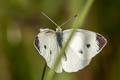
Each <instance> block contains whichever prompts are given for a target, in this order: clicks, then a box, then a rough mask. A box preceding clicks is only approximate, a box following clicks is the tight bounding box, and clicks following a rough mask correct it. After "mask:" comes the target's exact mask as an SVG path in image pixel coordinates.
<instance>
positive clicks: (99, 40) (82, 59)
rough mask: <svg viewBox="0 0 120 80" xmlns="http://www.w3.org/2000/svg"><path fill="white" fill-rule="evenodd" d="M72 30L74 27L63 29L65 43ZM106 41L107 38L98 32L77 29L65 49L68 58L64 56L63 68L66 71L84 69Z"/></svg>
mask: <svg viewBox="0 0 120 80" xmlns="http://www.w3.org/2000/svg"><path fill="white" fill-rule="evenodd" d="M71 31H72V29H68V30H65V31H63V44H64V43H65V42H66V41H67V39H68V37H69V35H70V33H71ZM106 43H107V41H106V39H105V38H104V37H103V36H102V35H100V34H98V33H95V32H92V31H88V30H83V29H77V30H76V32H75V35H74V36H73V38H72V40H71V42H70V44H69V45H68V48H67V49H66V51H65V56H66V59H64V57H63V59H62V67H63V69H64V70H65V71H66V72H76V71H78V70H80V69H83V68H84V67H85V66H87V65H88V64H89V63H90V61H91V59H92V58H93V57H94V56H95V55H96V54H98V53H99V52H100V51H101V50H102V49H103V47H104V46H105V44H106Z"/></svg>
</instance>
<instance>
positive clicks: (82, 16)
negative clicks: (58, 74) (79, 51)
mask: <svg viewBox="0 0 120 80" xmlns="http://www.w3.org/2000/svg"><path fill="white" fill-rule="evenodd" d="M92 3H93V0H87V2H86V5H85V6H84V8H83V11H82V13H81V14H78V17H77V18H76V20H75V21H74V23H73V26H72V27H73V30H72V32H71V34H70V36H69V38H68V40H67V42H66V43H65V45H64V46H63V48H62V49H61V51H60V54H59V55H58V56H57V59H56V61H55V64H54V66H53V68H52V69H50V70H49V72H48V74H47V76H46V80H53V76H54V74H55V72H54V70H55V69H56V68H57V65H58V64H59V62H60V60H61V57H62V55H63V54H64V51H65V49H66V48H67V46H68V44H69V42H70V41H71V39H72V36H73V35H74V32H75V31H76V29H77V28H79V27H80V26H82V24H83V22H84V20H85V17H86V15H87V13H88V11H89V8H90V6H91V5H92Z"/></svg>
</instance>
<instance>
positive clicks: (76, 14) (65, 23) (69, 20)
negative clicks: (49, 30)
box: [60, 14, 78, 27]
mask: <svg viewBox="0 0 120 80" xmlns="http://www.w3.org/2000/svg"><path fill="white" fill-rule="evenodd" d="M77 16H78V15H77V14H76V15H74V16H73V17H71V18H70V19H68V20H67V21H65V22H64V23H62V24H61V25H60V27H62V26H63V25H65V24H66V23H68V22H70V21H71V20H73V19H74V18H76V17H77Z"/></svg>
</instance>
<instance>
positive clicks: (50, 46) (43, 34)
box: [34, 29, 62, 73]
mask: <svg viewBox="0 0 120 80" xmlns="http://www.w3.org/2000/svg"><path fill="white" fill-rule="evenodd" d="M34 45H35V48H36V49H37V50H38V52H39V54H40V55H41V56H43V58H44V59H45V60H46V62H47V65H48V67H49V68H51V67H52V66H53V64H54V62H55V60H56V57H57V55H58V52H59V50H60V48H59V46H58V43H57V40H56V34H55V31H53V30H51V29H40V33H39V34H38V35H37V36H36V38H35V41H34ZM56 72H58V73H60V72H62V66H61V64H59V66H58V68H57V69H56Z"/></svg>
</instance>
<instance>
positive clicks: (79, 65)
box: [34, 13, 107, 73]
mask: <svg viewBox="0 0 120 80" xmlns="http://www.w3.org/2000/svg"><path fill="white" fill-rule="evenodd" d="M43 15H45V16H46V17H47V18H48V19H50V18H49V17H48V16H47V15H46V14H44V13H43ZM50 20H51V19H50ZM51 21H52V20H51ZM52 22H53V21H52ZM54 24H55V25H56V26H57V28H56V31H54V30H52V29H48V28H46V29H40V33H38V35H37V36H36V37H35V40H34V46H35V48H36V49H37V51H38V52H39V54H40V55H41V56H43V58H44V59H45V61H46V63H47V65H48V67H49V68H51V67H52V66H53V65H54V63H55V60H56V58H57V56H58V54H59V51H60V49H61V48H62V47H63V45H64V44H65V43H66V41H67V39H68V37H69V35H70V33H71V32H72V29H67V30H64V31H62V29H61V27H60V26H58V25H57V24H56V23H55V22H54ZM106 43H107V40H106V39H105V38H104V37H103V36H102V35H101V34H99V33H96V32H92V31H89V30H84V29H77V30H76V31H75V34H74V36H73V38H72V40H71V42H70V43H69V45H68V47H67V49H66V50H65V52H64V55H63V56H62V58H61V61H60V63H59V65H58V67H57V69H55V72H57V73H61V72H63V71H65V72H77V71H79V70H81V69H83V68H84V67H86V66H87V65H88V64H89V63H90V61H91V60H92V58H93V57H94V56H96V55H97V54H98V53H99V52H100V51H101V50H102V49H103V48H104V46H105V45H106Z"/></svg>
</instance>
